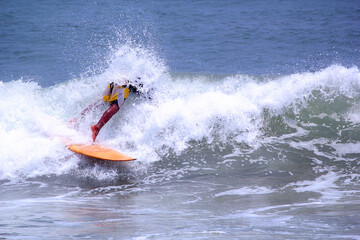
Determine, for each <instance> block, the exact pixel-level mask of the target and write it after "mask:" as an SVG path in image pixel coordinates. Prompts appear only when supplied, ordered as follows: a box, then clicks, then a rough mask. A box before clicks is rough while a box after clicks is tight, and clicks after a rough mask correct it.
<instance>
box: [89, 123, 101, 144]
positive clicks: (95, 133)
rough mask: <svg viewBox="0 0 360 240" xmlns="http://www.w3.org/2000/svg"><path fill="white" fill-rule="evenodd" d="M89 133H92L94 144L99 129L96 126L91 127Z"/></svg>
mask: <svg viewBox="0 0 360 240" xmlns="http://www.w3.org/2000/svg"><path fill="white" fill-rule="evenodd" d="M90 128H91V131H92V140H93V142H95V139H96V137H97V135H98V134H99V131H100V128H99V127H98V126H96V125H91V127H90Z"/></svg>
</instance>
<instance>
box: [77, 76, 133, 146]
mask: <svg viewBox="0 0 360 240" xmlns="http://www.w3.org/2000/svg"><path fill="white" fill-rule="evenodd" d="M131 91H132V92H137V88H136V87H135V86H133V85H131V84H129V80H128V79H122V80H121V81H118V82H112V83H110V84H109V85H108V86H107V88H106V89H105V91H104V93H103V96H102V101H101V100H99V101H96V102H94V103H92V104H90V105H89V106H88V107H87V108H85V109H84V110H83V111H82V112H81V116H85V114H86V113H87V112H89V111H91V110H93V109H94V108H97V107H98V106H100V105H101V104H102V103H103V102H108V103H109V104H110V107H109V108H108V109H107V110H106V111H105V112H104V113H103V115H102V117H101V118H100V120H99V121H98V123H97V124H95V125H91V127H90V129H91V132H92V140H93V142H95V139H96V137H97V135H98V134H99V132H100V130H101V128H102V127H103V126H104V125H105V124H106V123H107V122H108V121H109V120H110V119H111V118H112V117H113V116H114V115H115V114H116V113H117V112H118V111H119V110H120V108H121V106H122V105H123V104H124V102H125V100H126V98H127V97H128V96H129V93H130V92H131ZM76 122H77V119H76V118H74V119H72V120H70V123H71V124H75V123H76Z"/></svg>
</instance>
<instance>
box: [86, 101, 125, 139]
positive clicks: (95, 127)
mask: <svg viewBox="0 0 360 240" xmlns="http://www.w3.org/2000/svg"><path fill="white" fill-rule="evenodd" d="M119 109H120V108H119V106H118V105H117V104H116V103H113V104H111V106H110V107H109V108H108V110H106V111H105V112H104V114H103V115H102V117H101V118H100V120H99V122H98V123H97V124H95V125H91V131H92V140H93V141H94V142H95V139H96V137H97V135H98V134H99V132H100V129H101V128H102V127H103V126H104V125H105V124H106V123H107V122H108V121H109V120H110V119H111V118H112V116H114V114H115V113H117V112H118V111H119Z"/></svg>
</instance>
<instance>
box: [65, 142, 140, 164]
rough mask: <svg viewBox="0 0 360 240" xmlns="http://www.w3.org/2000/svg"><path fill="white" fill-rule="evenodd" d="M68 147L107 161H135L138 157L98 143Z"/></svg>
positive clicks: (70, 145)
mask: <svg viewBox="0 0 360 240" xmlns="http://www.w3.org/2000/svg"><path fill="white" fill-rule="evenodd" d="M67 147H68V149H69V150H71V151H73V152H76V153H79V154H81V155H84V156H88V157H92V158H97V159H102V160H106V161H133V160H136V158H132V157H129V156H126V155H124V154H122V153H120V152H118V151H115V150H113V149H111V148H108V147H105V146H102V145H98V144H69V145H67Z"/></svg>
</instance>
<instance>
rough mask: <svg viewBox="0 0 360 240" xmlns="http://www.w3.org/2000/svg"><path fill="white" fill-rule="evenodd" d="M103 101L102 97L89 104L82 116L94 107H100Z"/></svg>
mask: <svg viewBox="0 0 360 240" xmlns="http://www.w3.org/2000/svg"><path fill="white" fill-rule="evenodd" d="M102 103H103V101H101V100H100V99H99V100H97V101H95V102H93V103H91V104H90V105H89V106H87V107H86V108H85V109H84V110H83V111H82V112H81V113H80V115H81V116H82V117H84V116H85V115H86V114H87V113H88V112H90V111H92V110H93V109H94V108H97V107H99V106H100V105H101V104H102Z"/></svg>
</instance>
